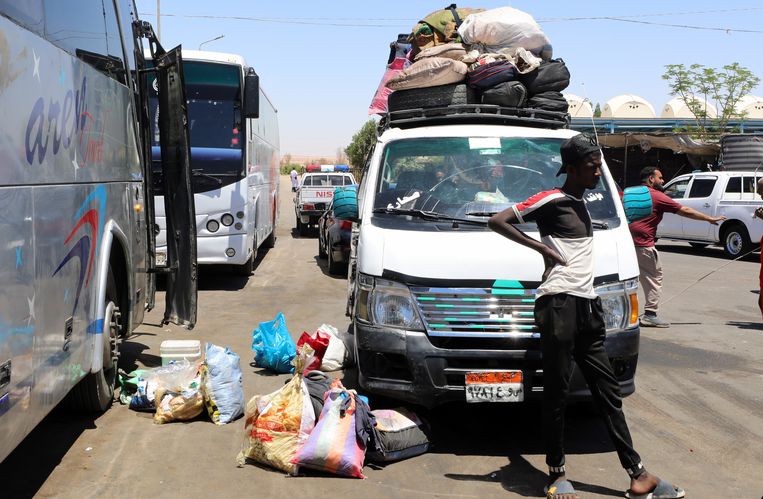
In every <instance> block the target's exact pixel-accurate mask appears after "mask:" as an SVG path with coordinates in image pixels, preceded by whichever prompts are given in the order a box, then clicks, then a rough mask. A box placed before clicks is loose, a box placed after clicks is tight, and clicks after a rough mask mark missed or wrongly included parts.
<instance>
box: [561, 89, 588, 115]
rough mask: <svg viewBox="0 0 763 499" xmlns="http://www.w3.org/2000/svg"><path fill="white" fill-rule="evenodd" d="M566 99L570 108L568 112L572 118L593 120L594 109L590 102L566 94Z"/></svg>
mask: <svg viewBox="0 0 763 499" xmlns="http://www.w3.org/2000/svg"><path fill="white" fill-rule="evenodd" d="M564 98H565V99H567V104H569V106H570V107H569V110H568V111H567V112H568V113H570V116H571V117H573V118H593V108H592V107H591V102H590V101H589V100H587V99H584V98H582V97H579V96H577V95H574V94H564Z"/></svg>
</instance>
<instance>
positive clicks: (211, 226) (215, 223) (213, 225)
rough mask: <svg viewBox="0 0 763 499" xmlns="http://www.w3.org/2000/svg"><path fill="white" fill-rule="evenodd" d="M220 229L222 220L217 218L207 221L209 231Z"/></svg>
mask: <svg viewBox="0 0 763 499" xmlns="http://www.w3.org/2000/svg"><path fill="white" fill-rule="evenodd" d="M218 229H220V222H218V221H217V220H210V221H209V222H207V230H208V231H209V232H217V231H218Z"/></svg>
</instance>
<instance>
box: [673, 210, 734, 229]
mask: <svg viewBox="0 0 763 499" xmlns="http://www.w3.org/2000/svg"><path fill="white" fill-rule="evenodd" d="M676 214H677V215H681V216H682V217H686V218H691V219H693V220H701V221H703V222H710V223H711V224H713V225H718V222H722V221H724V220H726V217H724V216H720V217H711V216H708V215H705V214H704V213H702V212H701V211H697V210H695V209H694V208H690V207H688V206H681V209H680V210H678V212H677V213H676Z"/></svg>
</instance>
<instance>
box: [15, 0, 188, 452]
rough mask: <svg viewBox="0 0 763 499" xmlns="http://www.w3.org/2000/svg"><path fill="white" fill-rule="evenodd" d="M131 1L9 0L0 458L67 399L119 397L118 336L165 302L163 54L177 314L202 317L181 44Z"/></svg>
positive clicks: (171, 281)
mask: <svg viewBox="0 0 763 499" xmlns="http://www.w3.org/2000/svg"><path fill="white" fill-rule="evenodd" d="M136 13H137V10H136V6H135V4H134V2H133V1H132V0H67V1H66V2H61V1H59V0H27V1H24V2H18V1H13V0H0V109H2V112H3V117H2V120H1V121H0V172H1V173H0V210H2V213H3V215H2V217H0V461H2V460H4V459H5V458H6V456H7V455H8V454H9V453H10V452H11V451H12V450H13V449H14V448H15V447H16V446H17V445H18V444H19V442H21V440H23V439H24V437H26V435H27V434H28V433H29V432H30V431H32V429H33V428H34V427H35V426H36V425H37V424H38V423H39V422H40V420H42V419H43V417H44V416H45V415H46V414H47V413H48V412H50V410H51V409H53V408H54V407H55V406H56V405H57V404H58V403H59V402H61V401H62V400H63V399H64V398H65V397H66V396H67V394H69V402H70V405H73V406H74V407H77V408H81V409H85V410H97V411H101V410H105V409H106V408H108V407H109V405H110V404H111V401H112V397H113V392H114V384H115V380H116V373H117V358H118V350H119V342H120V339H121V338H122V337H124V336H126V335H128V334H129V333H130V332H131V331H132V330H133V329H134V328H135V327H136V326H137V325H139V324H140V323H141V322H142V321H143V317H144V312H145V310H146V309H147V308H150V307H152V306H153V303H154V289H155V288H154V272H155V271H157V269H155V268H154V267H155V263H154V248H155V246H154V244H155V241H154V230H155V229H154V220H153V203H152V201H153V197H152V194H153V191H152V183H151V174H152V169H151V166H150V165H151V149H150V142H149V140H148V139H150V135H149V134H148V133H147V132H146V131H147V130H148V129H149V127H148V92H147V91H146V90H145V85H143V84H142V83H141V79H140V78H137V77H136V75H138V74H139V73H138V72H139V71H141V70H143V69H145V61H144V56H143V47H142V45H143V43H142V41H141V39H140V38H141V37H148V38H149V40H150V42H151V47H152V50H153V51H154V53H155V55H156V58H155V65H156V68H157V70H156V72H155V74H156V78H157V79H158V81H159V82H160V83H159V87H160V88H161V95H160V98H159V101H160V108H161V115H162V120H161V123H160V128H161V131H162V156H163V158H165V159H164V161H163V162H162V163H163V167H164V168H165V175H166V176H167V177H168V178H172V179H173V180H172V182H168V183H167V191H166V196H167V198H168V199H173V201H174V202H173V204H172V206H171V207H170V210H168V211H169V213H170V215H171V216H170V218H169V219H168V222H169V223H170V224H171V226H172V227H173V230H174V231H175V232H176V233H177V234H179V236H178V237H177V238H176V239H175V240H174V241H173V246H172V248H171V250H170V253H169V255H168V256H169V258H168V260H169V264H168V266H166V267H164V268H163V269H162V271H165V272H167V273H168V280H167V281H168V284H167V295H166V300H167V307H166V311H165V317H164V318H165V320H166V321H173V322H176V323H179V324H183V325H186V326H187V327H193V325H194V323H195V320H196V280H195V274H196V272H195V268H194V267H195V265H196V263H195V244H196V243H195V237H194V236H195V233H194V231H192V230H189V227H190V224H191V223H192V219H193V196H192V194H191V192H190V171H189V162H188V154H189V152H188V132H187V129H186V128H185V125H184V121H185V119H186V118H185V115H184V112H185V110H184V102H185V96H184V94H183V90H184V87H183V84H182V67H181V62H182V59H181V57H180V49H179V48H176V49H174V50H173V51H171V52H169V53H166V52H165V51H164V50H163V49H162V48H161V46H160V45H159V44H158V43H156V39H155V37H154V36H153V32H152V30H151V28H150V26H149V25H148V24H144V23H140V22H138V21H137V19H136Z"/></svg>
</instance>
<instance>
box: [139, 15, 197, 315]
mask: <svg viewBox="0 0 763 499" xmlns="http://www.w3.org/2000/svg"><path fill="white" fill-rule="evenodd" d="M148 30H150V26H149V27H148ZM147 37H148V38H149V45H150V47H151V53H152V55H153V59H154V60H153V66H154V68H155V77H156V78H155V79H154V78H143V79H142V81H143V85H144V89H146V87H145V85H146V82H147V80H148V81H155V82H156V86H157V88H156V89H155V90H157V92H158V105H159V139H160V140H159V141H160V145H161V167H162V177H163V179H164V181H163V182H162V188H163V192H162V194H163V196H164V210H165V214H166V223H167V261H166V266H165V267H160V268H157V267H155V269H156V271H159V270H161V271H162V272H163V273H166V275H167V291H166V294H165V311H164V319H163V322H164V323H168V322H173V323H175V324H178V325H182V326H185V327H187V328H188V329H192V328H193V327H194V326H195V325H196V304H197V263H196V219H195V207H194V200H193V192H192V190H191V158H190V139H189V136H188V118H187V116H188V114H187V107H186V98H185V85H184V83H183V82H184V77H183V61H182V57H181V55H180V47H179V46H178V47H175V48H174V49H172V50H170V51H169V52H165V51H164V50H163V49H162V47H161V45H159V43H158V42H157V41H156V38H155V37H154V36H153V31H152V30H151V31H150V33H147ZM143 95H145V96H148V92H144V94H143ZM148 147H149V149H148V150H149V151H150V143H149V144H148ZM150 158H151V156H150V153H149V155H148V161H147V162H146V163H145V165H146V169H147V170H150V169H151V163H152V162H151V160H150ZM147 178H148V179H150V178H151V177H150V173H149V175H148V176H147ZM147 183H149V182H147ZM147 188H148V189H151V188H152V186H151V185H148V186H147ZM149 196H150V194H149ZM149 196H147V197H149ZM152 225H153V221H152Z"/></svg>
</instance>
